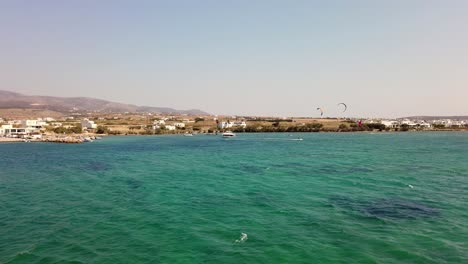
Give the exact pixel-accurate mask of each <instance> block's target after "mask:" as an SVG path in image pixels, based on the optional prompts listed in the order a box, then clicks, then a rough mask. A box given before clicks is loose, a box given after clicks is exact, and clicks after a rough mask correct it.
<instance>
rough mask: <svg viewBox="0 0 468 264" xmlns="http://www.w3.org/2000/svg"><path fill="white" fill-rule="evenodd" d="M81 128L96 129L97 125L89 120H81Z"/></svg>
mask: <svg viewBox="0 0 468 264" xmlns="http://www.w3.org/2000/svg"><path fill="white" fill-rule="evenodd" d="M81 127H82V128H86V129H96V128H97V125H96V124H95V123H94V121H90V120H88V119H87V118H85V119H83V120H81Z"/></svg>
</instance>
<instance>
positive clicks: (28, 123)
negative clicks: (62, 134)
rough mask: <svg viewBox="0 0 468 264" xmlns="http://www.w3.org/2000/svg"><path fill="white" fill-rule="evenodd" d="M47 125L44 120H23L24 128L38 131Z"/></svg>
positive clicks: (22, 125)
mask: <svg viewBox="0 0 468 264" xmlns="http://www.w3.org/2000/svg"><path fill="white" fill-rule="evenodd" d="M46 125H47V123H46V122H45V121H42V120H39V119H37V120H21V127H24V128H37V129H40V128H43V127H44V126H46Z"/></svg>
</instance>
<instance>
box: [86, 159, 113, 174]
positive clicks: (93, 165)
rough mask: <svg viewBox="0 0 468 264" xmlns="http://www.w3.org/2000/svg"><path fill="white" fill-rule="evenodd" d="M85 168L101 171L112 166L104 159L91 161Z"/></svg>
mask: <svg viewBox="0 0 468 264" xmlns="http://www.w3.org/2000/svg"><path fill="white" fill-rule="evenodd" d="M85 169H86V170H88V171H95V172H101V171H108V170H111V169H112V166H111V165H109V164H108V163H105V162H102V161H90V162H88V163H87V164H86V165H85Z"/></svg>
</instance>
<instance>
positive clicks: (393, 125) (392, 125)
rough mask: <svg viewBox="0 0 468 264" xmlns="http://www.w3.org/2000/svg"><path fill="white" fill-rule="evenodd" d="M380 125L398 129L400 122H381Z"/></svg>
mask: <svg viewBox="0 0 468 264" xmlns="http://www.w3.org/2000/svg"><path fill="white" fill-rule="evenodd" d="M380 123H381V124H382V125H384V126H385V127H389V128H397V127H398V125H399V124H398V122H397V121H395V120H382V121H380Z"/></svg>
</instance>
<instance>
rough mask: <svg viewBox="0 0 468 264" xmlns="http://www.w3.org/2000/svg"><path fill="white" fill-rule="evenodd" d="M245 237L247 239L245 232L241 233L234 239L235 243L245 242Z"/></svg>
mask: <svg viewBox="0 0 468 264" xmlns="http://www.w3.org/2000/svg"><path fill="white" fill-rule="evenodd" d="M247 239H248V237H247V234H246V233H241V236H240V237H239V239H236V243H241V242H245V241H246V240H247Z"/></svg>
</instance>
